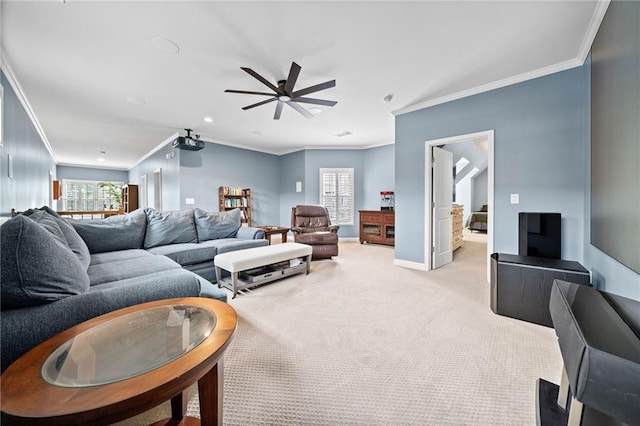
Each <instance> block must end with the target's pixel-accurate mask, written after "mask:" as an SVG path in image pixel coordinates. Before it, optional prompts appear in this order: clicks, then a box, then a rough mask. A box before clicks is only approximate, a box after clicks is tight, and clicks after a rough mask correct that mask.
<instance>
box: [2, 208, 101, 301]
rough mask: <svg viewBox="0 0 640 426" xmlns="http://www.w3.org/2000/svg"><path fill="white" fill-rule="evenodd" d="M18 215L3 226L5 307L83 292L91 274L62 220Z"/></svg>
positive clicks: (56, 298)
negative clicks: (74, 249) (67, 237)
mask: <svg viewBox="0 0 640 426" xmlns="http://www.w3.org/2000/svg"><path fill="white" fill-rule="evenodd" d="M41 222H43V223H46V227H45V226H41V225H40V224H38V223H36V222H35V221H33V220H32V219H31V218H29V217H27V216H24V215H18V216H16V217H14V218H12V219H10V220H8V221H7V222H5V223H4V224H3V225H2V227H1V228H0V234H1V235H0V239H1V245H2V250H1V252H2V253H1V259H2V267H1V276H0V280H1V281H2V286H0V288H1V297H2V308H3V309H4V308H15V307H24V306H32V305H37V304H42V303H47V302H52V301H55V300H59V299H63V298H65V297H68V296H72V295H76V294H82V293H84V292H86V291H87V289H88V288H89V277H88V275H87V272H86V271H85V268H84V267H83V266H82V264H81V263H80V260H78V257H77V256H76V255H75V254H74V253H73V252H72V251H71V249H70V248H69V247H68V246H67V244H66V241H65V240H64V235H63V234H62V231H61V230H60V227H59V226H58V224H57V223H56V222H55V221H54V220H52V219H50V218H41Z"/></svg>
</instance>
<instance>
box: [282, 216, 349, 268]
mask: <svg viewBox="0 0 640 426" xmlns="http://www.w3.org/2000/svg"><path fill="white" fill-rule="evenodd" d="M338 228H339V226H338V225H331V219H330V218H329V213H327V209H325V208H324V207H323V206H309V205H298V206H295V207H293V208H292V209H291V231H293V237H294V240H295V242H297V243H301V244H308V245H310V246H311V248H312V249H313V252H312V256H311V257H312V259H327V258H331V256H337V255H338Z"/></svg>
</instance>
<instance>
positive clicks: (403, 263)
mask: <svg viewBox="0 0 640 426" xmlns="http://www.w3.org/2000/svg"><path fill="white" fill-rule="evenodd" d="M393 264H394V265H396V266H402V267H403V268H409V269H417V270H419V271H428V270H429V267H428V266H427V265H425V264H424V263H418V262H411V261H409V260H402V259H393Z"/></svg>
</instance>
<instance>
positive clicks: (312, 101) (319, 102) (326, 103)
mask: <svg viewBox="0 0 640 426" xmlns="http://www.w3.org/2000/svg"><path fill="white" fill-rule="evenodd" d="M291 100H292V101H295V102H300V103H303V104H315V105H324V106H334V105H335V104H337V103H338V102H337V101H326V100H324V99H315V98H294V99H291Z"/></svg>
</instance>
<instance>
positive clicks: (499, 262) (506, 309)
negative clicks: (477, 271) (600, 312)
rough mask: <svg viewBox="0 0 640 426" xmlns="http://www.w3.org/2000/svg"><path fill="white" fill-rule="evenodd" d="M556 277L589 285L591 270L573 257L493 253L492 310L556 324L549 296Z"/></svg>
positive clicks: (515, 316)
mask: <svg viewBox="0 0 640 426" xmlns="http://www.w3.org/2000/svg"><path fill="white" fill-rule="evenodd" d="M553 280H563V281H569V282H574V283H576V284H583V285H590V282H591V277H590V274H589V271H588V270H586V269H585V268H584V266H582V265H581V264H580V263H578V262H574V261H570V260H560V259H547V258H540V257H531V256H516V255H513V254H503V253H493V254H492V255H491V310H492V311H493V312H494V313H496V314H499V315H504V316H507V317H511V318H516V319H519V320H523V321H528V322H532V323H534V324H540V325H544V326H547V327H553V323H552V322H551V315H550V314H549V296H550V295H551V286H552V285H553Z"/></svg>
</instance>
